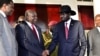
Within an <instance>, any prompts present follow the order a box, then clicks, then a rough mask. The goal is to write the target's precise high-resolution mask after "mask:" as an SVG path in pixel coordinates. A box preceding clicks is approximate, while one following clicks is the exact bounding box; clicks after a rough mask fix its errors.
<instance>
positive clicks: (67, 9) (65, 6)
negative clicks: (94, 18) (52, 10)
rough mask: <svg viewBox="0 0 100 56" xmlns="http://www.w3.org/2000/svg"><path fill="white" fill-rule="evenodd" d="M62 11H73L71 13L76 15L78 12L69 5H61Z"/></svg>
mask: <svg viewBox="0 0 100 56" xmlns="http://www.w3.org/2000/svg"><path fill="white" fill-rule="evenodd" d="M60 13H71V15H76V12H75V11H73V10H71V8H70V6H68V5H63V6H61V10H60Z"/></svg>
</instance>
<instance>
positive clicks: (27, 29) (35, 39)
mask: <svg viewBox="0 0 100 56" xmlns="http://www.w3.org/2000/svg"><path fill="white" fill-rule="evenodd" d="M24 24H25V29H26V30H25V31H26V34H28V33H30V35H31V36H32V37H33V38H32V39H33V40H34V42H37V41H38V42H39V40H38V39H37V38H36V36H35V34H33V31H32V29H31V28H30V27H29V25H28V24H27V23H26V22H24Z"/></svg>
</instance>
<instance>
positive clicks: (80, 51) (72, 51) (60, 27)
mask: <svg viewBox="0 0 100 56" xmlns="http://www.w3.org/2000/svg"><path fill="white" fill-rule="evenodd" d="M60 14H61V15H60V17H61V19H62V21H61V22H59V23H58V24H57V25H56V26H55V28H54V29H53V31H54V32H53V39H52V43H51V44H50V46H49V48H48V51H47V53H49V54H50V53H51V52H52V51H53V50H54V48H55V46H56V45H57V44H58V56H84V53H85V49H86V45H87V44H86V38H85V34H84V29H83V26H82V24H81V22H79V21H78V20H73V19H72V18H71V17H70V16H72V15H75V14H76V12H75V11H73V10H71V8H70V6H68V5H64V6H61V11H60Z"/></svg>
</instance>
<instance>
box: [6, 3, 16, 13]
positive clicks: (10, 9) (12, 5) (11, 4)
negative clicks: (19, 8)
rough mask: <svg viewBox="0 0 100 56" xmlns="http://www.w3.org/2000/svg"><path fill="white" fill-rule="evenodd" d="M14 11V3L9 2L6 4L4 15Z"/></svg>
mask: <svg viewBox="0 0 100 56" xmlns="http://www.w3.org/2000/svg"><path fill="white" fill-rule="evenodd" d="M13 11H14V3H13V2H10V4H6V11H5V13H6V15H11V14H12V13H13Z"/></svg>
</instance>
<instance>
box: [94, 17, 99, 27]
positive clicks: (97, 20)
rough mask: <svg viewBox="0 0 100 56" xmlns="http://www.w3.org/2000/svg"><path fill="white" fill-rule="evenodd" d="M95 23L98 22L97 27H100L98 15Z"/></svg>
mask: <svg viewBox="0 0 100 56" xmlns="http://www.w3.org/2000/svg"><path fill="white" fill-rule="evenodd" d="M95 24H96V26H97V27H100V17H97V18H96V19H95Z"/></svg>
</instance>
